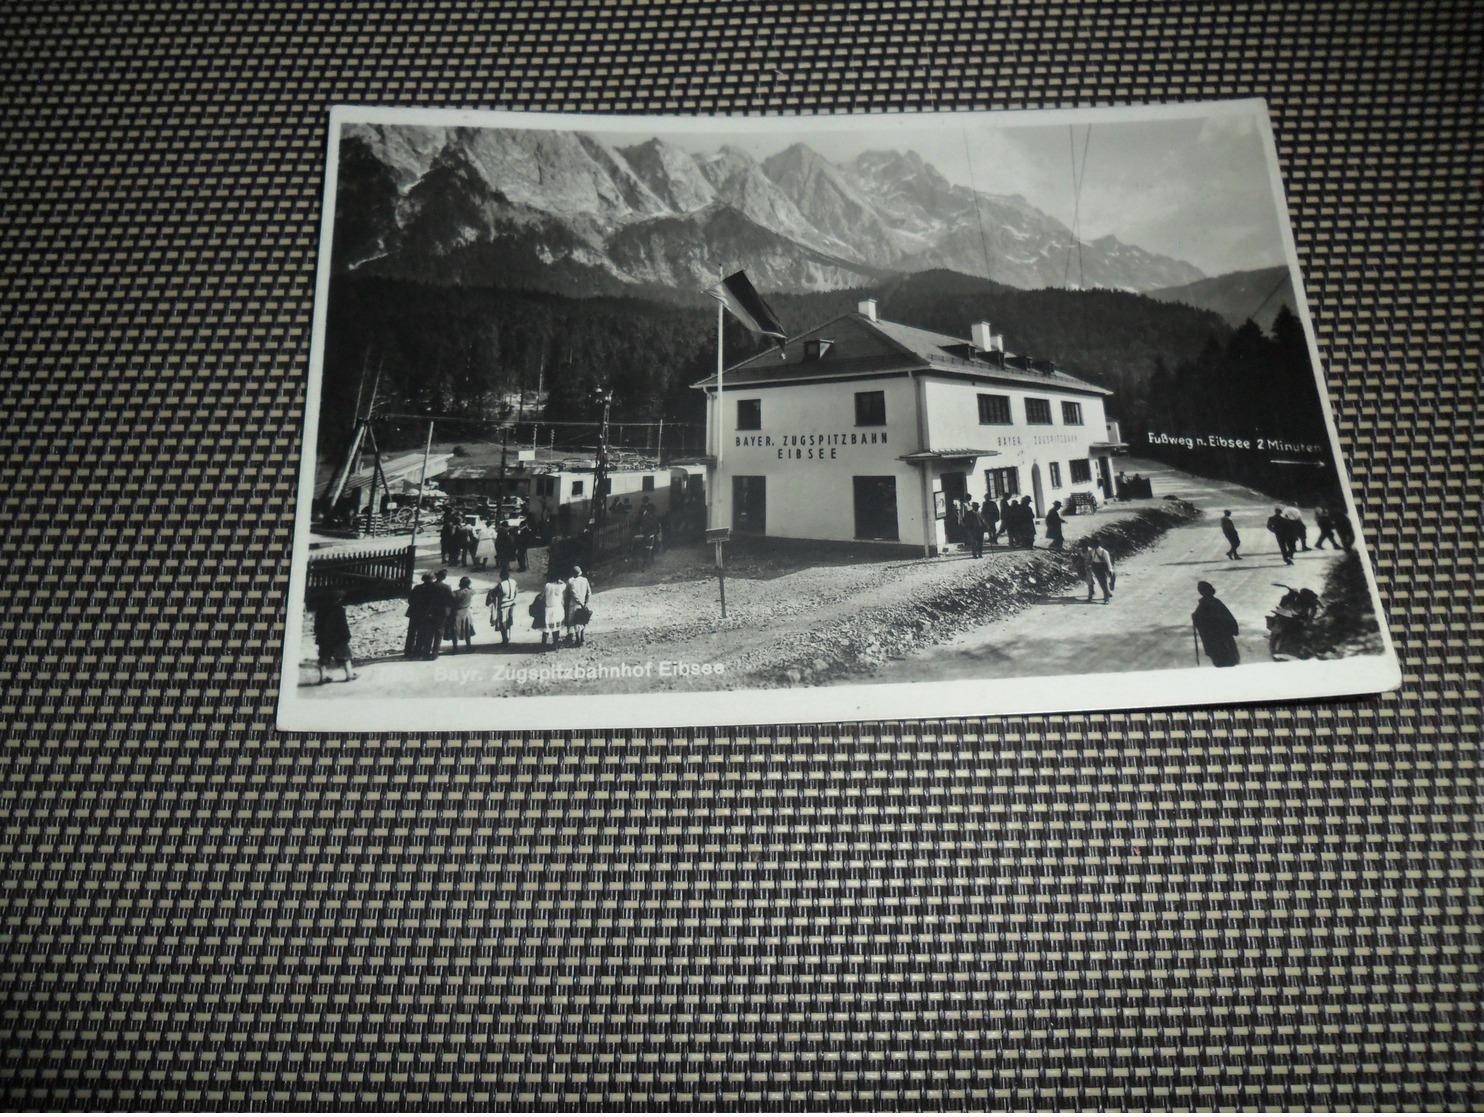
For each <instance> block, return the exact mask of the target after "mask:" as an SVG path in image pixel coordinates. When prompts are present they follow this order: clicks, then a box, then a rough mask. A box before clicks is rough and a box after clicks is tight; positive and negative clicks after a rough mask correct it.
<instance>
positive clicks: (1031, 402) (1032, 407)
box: [1025, 396, 1051, 427]
mask: <svg viewBox="0 0 1484 1117" xmlns="http://www.w3.org/2000/svg"><path fill="white" fill-rule="evenodd" d="M1025 421H1026V422H1027V423H1032V424H1034V425H1036V426H1042V427H1049V426H1050V425H1051V401H1050V400H1049V399H1035V398H1033V397H1030V396H1027V397H1026V401H1025Z"/></svg>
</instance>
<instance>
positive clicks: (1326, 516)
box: [1314, 504, 1340, 551]
mask: <svg viewBox="0 0 1484 1117" xmlns="http://www.w3.org/2000/svg"><path fill="white" fill-rule="evenodd" d="M1314 523H1315V525H1316V526H1318V528H1319V538H1318V539H1316V540H1314V549H1315V550H1316V551H1322V550H1324V541H1325V540H1326V539H1328V540H1329V545H1330V546H1331V547H1333V548H1334V549H1335V550H1337V551H1338V550H1339V549H1340V541H1339V540H1338V539H1336V538H1335V521H1334V519H1333V517H1331V516H1330V513H1329V509H1328V508H1326V507H1325V506H1324V505H1322V504H1321V505H1320V506H1319V507H1318V508H1316V509H1314Z"/></svg>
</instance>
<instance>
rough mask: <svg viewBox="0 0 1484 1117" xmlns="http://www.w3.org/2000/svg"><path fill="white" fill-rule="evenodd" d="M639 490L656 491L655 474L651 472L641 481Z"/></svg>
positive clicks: (645, 491)
mask: <svg viewBox="0 0 1484 1117" xmlns="http://www.w3.org/2000/svg"><path fill="white" fill-rule="evenodd" d="M639 491H640V492H644V493H652V492H654V474H652V473H651V474H649V475H648V476H646V477H645V478H644V479H643V480H642V481H640V482H639Z"/></svg>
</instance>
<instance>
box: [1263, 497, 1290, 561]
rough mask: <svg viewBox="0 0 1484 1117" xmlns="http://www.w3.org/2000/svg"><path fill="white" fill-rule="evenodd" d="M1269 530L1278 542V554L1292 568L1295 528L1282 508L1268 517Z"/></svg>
mask: <svg viewBox="0 0 1484 1117" xmlns="http://www.w3.org/2000/svg"><path fill="white" fill-rule="evenodd" d="M1268 530H1269V531H1271V532H1272V533H1273V538H1274V539H1276V540H1277V541H1278V553H1279V554H1280V555H1282V556H1283V561H1284V562H1285V563H1287V564H1288V565H1289V566H1292V565H1293V526H1292V522H1291V521H1290V520H1289V519H1288V517H1286V516H1284V515H1283V509H1282V508H1274V509H1273V514H1272V515H1271V516H1269V517H1268Z"/></svg>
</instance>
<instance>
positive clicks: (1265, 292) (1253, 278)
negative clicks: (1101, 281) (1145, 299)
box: [1144, 265, 1298, 330]
mask: <svg viewBox="0 0 1484 1117" xmlns="http://www.w3.org/2000/svg"><path fill="white" fill-rule="evenodd" d="M1144 294H1146V295H1148V296H1149V297H1150V298H1151V299H1158V300H1159V301H1160V302H1165V303H1182V304H1183V305H1185V306H1193V307H1195V308H1196V309H1198V310H1214V311H1215V312H1216V313H1217V314H1219V315H1221V316H1222V317H1223V318H1225V319H1226V322H1227V324H1228V325H1230V326H1240V325H1241V324H1242V323H1243V322H1245V321H1247V319H1249V318H1250V319H1252V320H1253V321H1254V322H1256V323H1257V324H1258V325H1259V326H1261V327H1262V328H1263V329H1264V330H1268V329H1271V328H1272V325H1273V319H1275V318H1277V317H1278V311H1279V310H1281V309H1282V308H1283V307H1285V306H1286V307H1287V308H1288V309H1289V310H1296V309H1297V306H1298V303H1297V300H1296V299H1295V298H1294V293H1293V274H1292V273H1291V272H1290V271H1289V270H1288V267H1287V266H1286V265H1279V266H1278V267H1273V268H1257V269H1256V270H1254V271H1238V272H1231V273H1229V274H1227V275H1218V276H1216V277H1214V278H1212V279H1201V280H1197V281H1196V282H1194V283H1182V284H1180V285H1179V286H1176V287H1161V288H1157V289H1155V290H1151V291H1145V292H1144Z"/></svg>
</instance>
